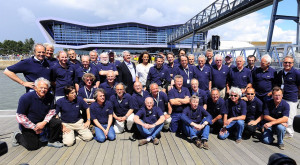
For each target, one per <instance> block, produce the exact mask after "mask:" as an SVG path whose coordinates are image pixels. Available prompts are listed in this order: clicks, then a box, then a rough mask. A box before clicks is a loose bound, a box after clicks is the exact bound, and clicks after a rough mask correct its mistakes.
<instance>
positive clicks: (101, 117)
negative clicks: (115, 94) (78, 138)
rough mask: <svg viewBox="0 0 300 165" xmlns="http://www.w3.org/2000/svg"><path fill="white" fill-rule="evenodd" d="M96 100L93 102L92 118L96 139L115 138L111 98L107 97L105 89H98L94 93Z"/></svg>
mask: <svg viewBox="0 0 300 165" xmlns="http://www.w3.org/2000/svg"><path fill="white" fill-rule="evenodd" d="M94 99H95V100H96V102H94V103H92V105H91V106H90V109H91V119H92V121H93V122H94V125H95V134H96V135H95V140H96V141H98V142H100V143H103V142H104V141H105V139H108V140H115V139H116V134H115V131H114V129H113V128H112V127H111V126H112V122H113V116H112V115H113V106H112V103H111V102H110V101H109V100H106V98H105V91H104V89H102V88H100V89H97V90H96V91H95V93H94Z"/></svg>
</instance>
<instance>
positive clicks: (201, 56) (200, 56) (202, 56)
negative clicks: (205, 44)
mask: <svg viewBox="0 0 300 165" xmlns="http://www.w3.org/2000/svg"><path fill="white" fill-rule="evenodd" d="M199 58H204V59H205V60H206V57H205V56H204V55H203V54H200V55H199V56H198V61H199Z"/></svg>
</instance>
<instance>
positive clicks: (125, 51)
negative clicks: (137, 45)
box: [122, 50, 130, 56]
mask: <svg viewBox="0 0 300 165" xmlns="http://www.w3.org/2000/svg"><path fill="white" fill-rule="evenodd" d="M125 53H128V54H130V52H129V51H128V50H124V51H123V52H122V56H124V54H125Z"/></svg>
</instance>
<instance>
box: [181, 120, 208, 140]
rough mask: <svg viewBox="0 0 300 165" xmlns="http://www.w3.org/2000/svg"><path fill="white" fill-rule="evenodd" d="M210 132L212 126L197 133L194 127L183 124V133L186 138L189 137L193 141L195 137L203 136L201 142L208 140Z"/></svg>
mask: <svg viewBox="0 0 300 165" xmlns="http://www.w3.org/2000/svg"><path fill="white" fill-rule="evenodd" d="M201 123H202V122H201ZM209 130H210V126H209V125H206V126H205V127H204V128H203V129H201V130H200V131H197V130H196V129H195V128H193V127H192V126H190V125H187V124H185V123H184V124H183V127H182V132H183V133H184V134H185V135H186V136H189V137H190V138H191V139H193V138H195V137H198V135H201V140H208V136H209Z"/></svg>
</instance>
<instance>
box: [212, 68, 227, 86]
mask: <svg viewBox="0 0 300 165" xmlns="http://www.w3.org/2000/svg"><path fill="white" fill-rule="evenodd" d="M228 74H229V68H228V66H227V65H222V67H221V69H220V70H218V68H217V66H216V65H213V66H212V87H213V88H214V87H216V88H218V89H219V90H222V89H223V88H225V87H226V82H227V79H228Z"/></svg>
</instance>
